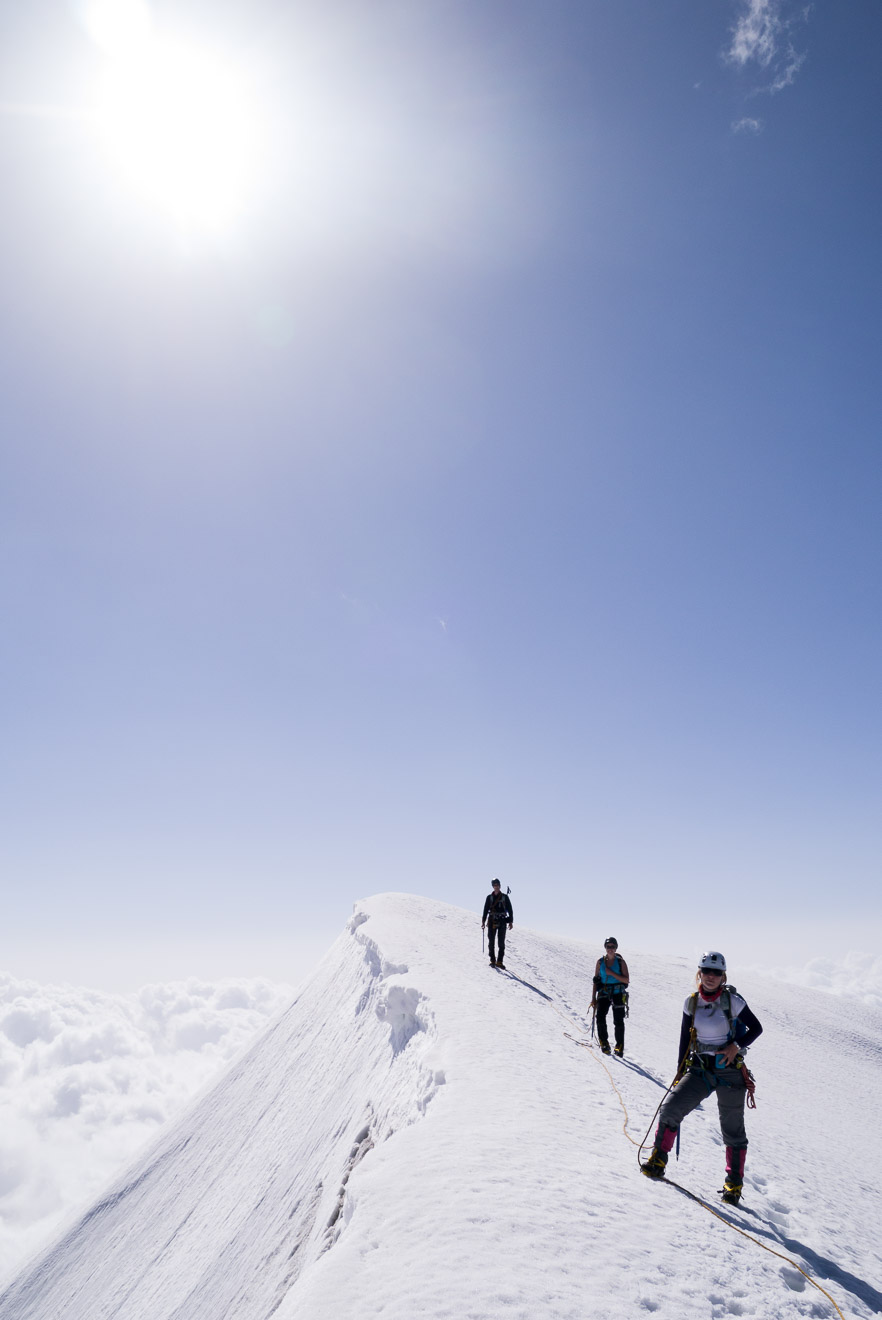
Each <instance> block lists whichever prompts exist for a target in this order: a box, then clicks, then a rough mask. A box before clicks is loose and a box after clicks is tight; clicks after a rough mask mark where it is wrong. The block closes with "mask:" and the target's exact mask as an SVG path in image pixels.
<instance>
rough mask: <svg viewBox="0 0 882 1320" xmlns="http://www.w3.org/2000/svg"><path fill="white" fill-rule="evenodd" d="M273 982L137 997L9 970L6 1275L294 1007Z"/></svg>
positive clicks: (2, 1034)
mask: <svg viewBox="0 0 882 1320" xmlns="http://www.w3.org/2000/svg"><path fill="white" fill-rule="evenodd" d="M292 994H293V989H292V987H291V986H289V985H285V984H278V983H274V982H271V981H265V980H225V981H218V982H214V983H207V982H203V981H198V980H195V979H191V980H189V981H178V982H173V983H171V984H168V985H149V986H145V987H144V989H142V990H140V991H139V992H138V993H137V994H135V995H112V994H105V993H102V992H100V991H95V990H88V989H83V988H81V987H74V986H58V985H38V984H36V983H34V982H30V981H18V980H16V979H15V978H13V977H11V976H6V975H3V974H0V1277H2V1276H5V1275H7V1274H8V1273H9V1272H10V1271H13V1270H15V1269H16V1268H17V1267H18V1266H19V1265H20V1264H21V1263H22V1260H23V1258H24V1257H25V1256H26V1255H27V1254H28V1253H29V1252H31V1251H33V1250H34V1249H36V1248H37V1247H38V1246H39V1245H40V1244H41V1242H42V1239H43V1238H44V1237H45V1236H46V1235H47V1234H48V1233H49V1232H50V1231H51V1230H52V1229H54V1228H55V1227H56V1226H57V1224H58V1223H59V1221H60V1220H62V1219H63V1218H65V1216H66V1215H68V1214H69V1213H70V1212H71V1211H72V1210H73V1209H74V1208H75V1207H76V1206H77V1205H78V1204H80V1203H82V1202H84V1201H88V1200H89V1199H91V1198H92V1197H93V1196H94V1195H95V1193H96V1192H98V1191H99V1190H100V1189H101V1187H102V1186H104V1184H105V1183H106V1182H107V1181H108V1179H109V1178H110V1177H111V1176H112V1175H113V1174H114V1173H116V1172H118V1170H119V1168H120V1166H121V1165H124V1164H125V1163H126V1162H127V1161H128V1160H129V1159H131V1158H132V1156H133V1155H134V1154H135V1153H136V1151H137V1150H138V1148H139V1147H140V1146H141V1145H142V1144H143V1143H144V1142H145V1141H146V1140H147V1139H149V1138H150V1137H151V1136H152V1135H153V1134H154V1133H155V1131H156V1129H157V1128H158V1127H159V1126H160V1125H161V1124H163V1123H165V1122H166V1121H167V1120H168V1119H169V1118H170V1117H171V1116H172V1115H173V1114H174V1113H175V1112H176V1111H178V1110H179V1109H180V1108H181V1107H182V1106H183V1105H184V1104H185V1103H186V1102H187V1100H189V1099H190V1097H191V1096H192V1095H193V1094H194V1093H195V1092H196V1091H197V1090H198V1089H199V1088H200V1087H201V1086H202V1085H204V1084H205V1083H206V1082H207V1081H209V1080H210V1078H211V1077H212V1075H213V1074H214V1073H216V1072H217V1071H219V1070H220V1068H222V1067H223V1065H224V1064H226V1063H227V1062H228V1061H229V1060H230V1059H232V1058H233V1057H234V1056H235V1055H237V1054H238V1053H239V1052H240V1051H241V1050H242V1049H243V1048H244V1047H245V1046H247V1045H248V1044H249V1043H250V1042H251V1041H252V1040H253V1039H254V1038H255V1037H256V1036H257V1035H258V1034H259V1033H260V1032H261V1030H263V1028H265V1026H266V1024H267V1022H268V1021H269V1019H270V1018H272V1017H274V1016H275V1015H276V1014H277V1013H278V1012H280V1011H281V1010H282V1009H283V1008H285V1007H286V1005H287V1004H288V1002H289V1001H290V999H291V996H292Z"/></svg>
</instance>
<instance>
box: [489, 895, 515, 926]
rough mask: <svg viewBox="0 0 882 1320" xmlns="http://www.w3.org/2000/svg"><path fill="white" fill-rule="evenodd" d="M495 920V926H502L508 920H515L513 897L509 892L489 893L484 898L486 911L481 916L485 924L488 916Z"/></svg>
mask: <svg viewBox="0 0 882 1320" xmlns="http://www.w3.org/2000/svg"><path fill="white" fill-rule="evenodd" d="M488 917H489V918H490V920H491V921H492V922H493V924H494V926H501V925H502V924H503V923H504V922H506V921H514V913H513V912H512V909H511V899H510V898H509V896H508V894H499V895H498V896H497V895H496V894H488V895H487V897H486V898H485V899H484V913H483V915H482V917H481V925H482V926H483V925H484V923H485V922H486V920H487V918H488Z"/></svg>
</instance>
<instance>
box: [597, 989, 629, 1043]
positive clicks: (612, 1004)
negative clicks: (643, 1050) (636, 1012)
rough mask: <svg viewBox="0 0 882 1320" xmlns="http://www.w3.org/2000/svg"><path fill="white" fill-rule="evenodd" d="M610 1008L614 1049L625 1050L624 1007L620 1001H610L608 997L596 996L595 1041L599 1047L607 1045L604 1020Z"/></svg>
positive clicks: (607, 1036)
mask: <svg viewBox="0 0 882 1320" xmlns="http://www.w3.org/2000/svg"><path fill="white" fill-rule="evenodd" d="M610 1008H611V1009H612V1015H613V1030H614V1032H615V1037H616V1049H617V1050H623V1049H624V1048H625V1005H624V1004H623V1003H622V1002H621V1000H620V999H611V998H610V997H609V995H598V996H597V1039H598V1040H599V1041H600V1043H601V1045H607V1046H608V1045H609V1031H608V1030H607V1025H606V1019H607V1014H608V1013H609V1010H610Z"/></svg>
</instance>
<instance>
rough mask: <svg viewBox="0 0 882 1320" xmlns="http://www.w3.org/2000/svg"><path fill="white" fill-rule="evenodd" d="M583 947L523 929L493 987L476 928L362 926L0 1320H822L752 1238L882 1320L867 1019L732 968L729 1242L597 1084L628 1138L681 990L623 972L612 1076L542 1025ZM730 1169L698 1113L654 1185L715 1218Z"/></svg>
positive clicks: (659, 1063)
mask: <svg viewBox="0 0 882 1320" xmlns="http://www.w3.org/2000/svg"><path fill="white" fill-rule="evenodd" d="M621 933H622V932H621V931H620V934H621ZM599 935H602V932H601V933H599ZM708 942H709V944H714V945H716V944H719V943H720V941H719V940H714V939H709V941H708ZM599 947H600V938H598V940H597V944H596V946H595V945H590V946H589V945H586V944H583V943H580V942H577V941H574V940H562V939H552V938H548V937H544V936H542V935H539V934H536V933H535V932H530V931H527V930H523V929H521V928H519V927H518V926H516V927H515V929H514V931H513V932H512V934H511V935H510V937H509V947H508V950H507V954H506V965H507V968H508V969H509V970H508V971H507V972H500V971H498V970H495V969H492V968H490V967H488V965H487V959H486V955H484V956H480V952H479V951H480V948H481V945H480V921H479V918H478V916H477V914H476V913H469V912H463V911H461V910H459V909H456V908H452V907H449V906H447V905H445V904H442V903H436V902H433V901H431V900H428V899H418V898H413V897H411V896H408V895H400V894H396V895H381V896H379V897H376V898H372V899H370V900H367V901H366V902H363V903H359V904H358V905H357V908H356V912H355V914H354V916H353V918H352V920H351V921H350V922H349V924H348V926H347V928H346V929H345V930H344V932H343V934H342V935H341V936H340V939H339V940H338V941H337V942H336V943H335V945H334V946H333V947H332V949H331V950H330V951H329V953H328V955H327V956H326V958H325V960H324V962H323V963H322V965H321V966H320V967H319V969H318V970H317V972H316V973H315V975H314V976H313V977H312V978H311V980H310V981H309V982H308V983H307V984H306V985H305V986H304V988H303V990H302V992H301V993H300V995H299V996H298V998H297V999H296V1000H295V1002H294V1003H293V1004H292V1005H291V1006H290V1008H289V1009H287V1010H286V1012H285V1013H284V1014H282V1016H281V1017H280V1018H279V1019H278V1020H277V1021H276V1022H275V1023H274V1024H273V1026H272V1027H271V1028H270V1029H269V1030H268V1031H267V1033H266V1035H265V1036H264V1037H263V1038H262V1039H261V1040H260V1041H259V1042H258V1044H257V1045H256V1046H254V1048H253V1049H252V1050H250V1051H249V1053H248V1054H246V1055H245V1056H244V1057H243V1058H242V1059H240V1060H239V1061H238V1063H236V1064H235V1065H234V1066H233V1067H232V1068H231V1069H230V1071H229V1072H228V1073H227V1075H226V1076H225V1077H224V1078H222V1079H221V1081H220V1082H219V1083H217V1084H216V1085H215V1086H214V1087H213V1088H212V1089H211V1090H209V1091H207V1092H206V1093H205V1094H204V1095H203V1096H202V1097H200V1098H199V1100H198V1101H197V1102H196V1103H195V1105H194V1106H193V1108H192V1109H191V1111H190V1112H189V1113H188V1114H187V1115H185V1116H184V1118H182V1119H181V1120H179V1121H178V1122H177V1123H176V1124H175V1125H174V1126H173V1127H171V1128H169V1130H168V1131H167V1132H166V1133H165V1134H164V1136H163V1138H162V1139H161V1140H160V1141H159V1142H157V1143H155V1145H154V1146H153V1147H152V1149H151V1150H150V1151H149V1152H147V1154H146V1155H145V1156H144V1158H143V1159H142V1160H141V1161H140V1162H139V1163H137V1164H136V1165H135V1167H134V1168H133V1169H132V1170H130V1171H129V1173H128V1174H127V1176H126V1177H124V1178H122V1179H120V1180H119V1181H118V1182H117V1183H116V1184H114V1185H113V1186H112V1187H111V1188H110V1189H109V1190H108V1192H107V1194H106V1195H105V1196H104V1197H102V1198H101V1200H100V1201H99V1202H98V1203H97V1205H96V1206H95V1207H94V1208H93V1210H92V1211H90V1212H87V1213H86V1214H83V1215H81V1216H80V1218H79V1220H78V1221H77V1222H75V1223H74V1224H72V1225H71V1227H70V1228H69V1230H68V1231H67V1232H66V1233H64V1234H62V1236H61V1238H60V1239H59V1240H58V1241H57V1242H56V1243H55V1244H54V1245H53V1246H52V1247H51V1248H50V1249H49V1250H48V1251H47V1252H46V1253H45V1254H44V1255H43V1256H42V1257H41V1258H40V1259H38V1260H37V1261H36V1262H35V1263H33V1264H32V1265H31V1266H30V1267H29V1268H28V1269H26V1270H25V1271H24V1272H23V1273H22V1274H21V1275H20V1276H19V1278H18V1279H17V1280H15V1281H14V1283H13V1284H12V1285H11V1286H10V1287H9V1288H8V1289H7V1290H6V1292H5V1293H3V1294H2V1295H0V1320H268V1317H270V1316H274V1318H275V1320H416V1318H418V1317H426V1318H427V1320H498V1318H499V1317H505V1320H587V1317H589V1316H594V1315H603V1316H604V1317H607V1318H608V1320H634V1317H635V1316H639V1315H642V1314H643V1313H644V1312H650V1313H659V1314H660V1315H662V1316H667V1317H671V1320H680V1318H681V1317H682V1318H683V1320H685V1318H686V1317H690V1320H691V1317H693V1316H695V1315H704V1316H707V1317H709V1320H728V1317H730V1316H733V1315H740V1316H755V1317H760V1316H761V1317H763V1320H797V1318H800V1320H802V1318H803V1317H808V1316H816V1317H822V1316H824V1315H829V1314H831V1313H832V1312H831V1308H830V1304H829V1303H828V1302H827V1301H826V1299H824V1298H823V1297H821V1295H820V1294H818V1293H816V1292H815V1290H814V1289H811V1288H808V1286H807V1282H806V1279H805V1278H804V1277H803V1275H802V1274H800V1272H799V1269H794V1268H793V1267H792V1266H791V1265H790V1264H789V1263H788V1262H787V1261H786V1260H782V1259H781V1258H780V1257H776V1256H775V1255H774V1254H771V1252H770V1251H764V1250H761V1249H760V1245H761V1244H763V1243H765V1244H767V1245H768V1246H769V1247H770V1248H771V1249H772V1251H776V1250H777V1251H781V1252H783V1253H786V1256H787V1257H790V1258H791V1259H792V1260H793V1261H794V1262H796V1264H797V1265H798V1266H799V1267H800V1268H803V1269H805V1270H806V1271H807V1273H809V1274H810V1275H811V1276H812V1277H813V1278H814V1279H815V1280H817V1282H818V1283H819V1284H821V1285H822V1286H823V1287H824V1288H825V1289H828V1290H829V1292H830V1295H831V1297H834V1298H835V1303H836V1305H838V1306H840V1307H841V1308H842V1313H843V1314H847V1315H848V1316H849V1320H865V1318H868V1317H870V1316H871V1315H874V1314H878V1313H880V1312H882V1291H880V1290H879V1288H878V1286H877V1284H876V1283H874V1282H873V1281H872V1280H873V1279H874V1278H875V1279H878V1278H879V1276H880V1272H882V1269H880V1267H882V1260H880V1253H879V1247H878V1241H877V1233H876V1226H877V1224H878V1222H879V1211H880V1208H882V1207H880V1194H879V1188H880V1185H882V1178H880V1173H882V1169H880V1157H879V1149H878V1143H877V1142H876V1141H875V1134H876V1133H877V1132H878V1130H879V1126H880V1121H882V1086H880V1080H882V1077H880V1058H882V1017H880V1015H879V1013H878V1012H877V1011H876V1010H875V1009H873V1008H871V1007H868V1006H867V1005H866V1004H863V1003H860V1002H859V1001H854V1000H851V1001H848V1002H846V1001H844V1000H837V1001H833V1000H831V999H830V998H829V997H828V996H825V995H823V994H821V993H819V992H817V991H814V990H812V989H808V988H802V987H795V986H790V985H787V984H784V983H781V982H779V981H774V980H773V979H772V978H770V977H765V978H763V977H762V976H761V975H760V974H758V973H757V974H755V973H750V972H749V970H745V971H744V974H743V975H742V971H741V970H739V969H737V968H733V979H735V980H736V981H737V983H738V986H739V991H740V992H741V993H743V994H745V996H746V997H747V999H748V1001H749V1002H750V1004H751V1007H752V1008H753V1009H754V1011H755V1012H757V1014H758V1016H759V1017H760V1019H761V1020H762V1022H763V1024H764V1026H765V1033H764V1035H763V1036H762V1037H761V1039H760V1040H759V1042H758V1043H757V1045H756V1046H755V1047H754V1049H753V1050H752V1051H751V1058H750V1064H751V1067H752V1069H753V1070H754V1072H755V1073H756V1076H757V1084H758V1090H757V1099H758V1108H757V1110H756V1111H755V1112H751V1114H750V1116H749V1118H748V1132H749V1137H750V1143H751V1144H750V1149H749V1151H748V1159H747V1169H746V1176H745V1189H746V1205H745V1207H744V1208H740V1209H738V1210H730V1209H729V1208H728V1207H723V1208H722V1209H723V1210H724V1212H725V1213H724V1214H723V1215H722V1216H721V1218H723V1219H726V1220H727V1222H723V1223H721V1222H719V1220H717V1219H715V1218H714V1217H713V1216H711V1215H709V1214H708V1213H707V1210H706V1208H704V1207H703V1206H702V1205H701V1204H699V1203H696V1202H695V1201H692V1200H690V1199H689V1198H688V1197H684V1196H682V1195H681V1194H680V1193H679V1192H677V1191H676V1190H675V1189H674V1188H671V1187H665V1186H657V1185H654V1184H651V1183H648V1182H647V1180H646V1179H645V1178H642V1177H641V1176H640V1173H639V1170H638V1168H637V1160H636V1151H635V1147H634V1145H633V1144H632V1143H631V1141H629V1140H626V1138H625V1136H624V1135H623V1131H622V1112H621V1108H620V1104H619V1099H618V1098H617V1097H616V1095H614V1094H613V1093H612V1091H611V1088H610V1085H609V1080H610V1076H612V1077H614V1079H615V1088H616V1091H617V1092H619V1093H620V1095H621V1097H622V1105H623V1106H626V1109H627V1114H628V1116H629V1119H630V1123H629V1131H630V1133H631V1134H637V1135H639V1136H642V1134H643V1132H644V1131H645V1130H646V1128H647V1127H648V1126H649V1125H650V1121H651V1118H652V1115H653V1113H654V1111H655V1109H656V1107H657V1105H658V1102H659V1100H660V1099H661V1097H662V1095H663V1093H664V1090H665V1088H666V1086H667V1083H668V1081H669V1080H670V1078H671V1076H672V1074H673V1071H674V1069H675V1067H676V1058H675V1051H676V1045H677V1040H678V1036H679V1024H680V1016H681V1011H682V1004H683V1000H684V998H685V996H686V994H687V993H688V992H689V989H690V988H691V983H692V975H693V969H692V968H691V967H689V966H687V965H686V964H684V963H683V962H682V961H680V960H674V959H671V958H664V957H659V956H653V955H648V954H641V953H639V951H632V950H630V949H628V950H625V952H626V955H627V957H628V963H629V966H630V969H631V973H632V987H631V1016H630V1017H629V1019H628V1024H627V1034H626V1057H625V1059H624V1060H609V1061H606V1060H603V1061H601V1060H600V1059H599V1056H597V1057H596V1058H592V1053H593V1052H592V1050H590V1049H585V1048H576V1046H575V1045H574V1044H573V1040H572V1039H567V1034H570V1035H571V1036H573V1035H575V1034H576V1033H573V1032H571V1031H570V1026H571V1023H569V1022H567V1021H564V1020H562V1016H561V1014H563V1015H564V1017H567V1018H569V1019H572V1021H573V1022H574V1023H575V1024H576V1027H577V1028H578V1029H579V1030H581V1031H582V1032H586V1031H588V1029H589V1028H588V1021H587V1014H586V1012H585V1010H584V1009H582V1010H581V1011H580V1007H579V1006H580V1005H587V1002H588V999H589V997H590V978H591V972H592V970H593V963H594V958H595V957H596V956H597V950H598V949H599ZM598 1062H602V1063H603V1066H602V1067H597V1066H595V1065H596V1063H598ZM607 1063H608V1067H607ZM849 1097H851V1098H853V1099H854V1100H856V1101H857V1103H849V1102H848V1100H849ZM722 1174H723V1149H722V1141H721V1138H720V1132H719V1124H718V1121H717V1115H716V1109H715V1106H714V1104H713V1101H712V1100H711V1101H710V1102H709V1103H706V1104H705V1105H703V1106H702V1107H701V1108H700V1109H699V1110H697V1111H696V1112H695V1113H694V1114H693V1115H691V1116H690V1118H689V1119H688V1120H687V1122H686V1123H685V1124H684V1127H683V1140H682V1150H681V1159H680V1163H679V1165H676V1166H674V1167H673V1168H672V1176H673V1177H674V1178H676V1180H677V1181H678V1182H681V1183H682V1185H683V1187H684V1188H685V1189H687V1190H688V1191H689V1192H690V1193H694V1194H695V1195H697V1196H700V1197H701V1198H704V1200H707V1201H709V1203H711V1204H713V1203H714V1193H715V1191H716V1190H717V1189H718V1188H719V1187H720V1186H721V1179H722ZM729 1221H731V1225H732V1226H735V1227H737V1226H739V1225H740V1226H741V1227H742V1228H744V1229H746V1230H747V1231H748V1232H749V1233H750V1234H752V1235H753V1238H754V1240H751V1239H750V1238H748V1237H744V1236H742V1235H741V1234H739V1233H735V1232H733V1231H732V1228H731V1227H730V1226H729ZM757 1243H759V1244H760V1245H757Z"/></svg>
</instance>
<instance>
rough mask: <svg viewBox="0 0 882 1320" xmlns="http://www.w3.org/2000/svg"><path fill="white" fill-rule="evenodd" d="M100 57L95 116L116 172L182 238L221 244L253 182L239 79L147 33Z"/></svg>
mask: <svg viewBox="0 0 882 1320" xmlns="http://www.w3.org/2000/svg"><path fill="white" fill-rule="evenodd" d="M105 49H106V54H107V67H106V71H105V76H104V80H103V84H102V87H101V91H100V95H99V99H98V106H97V113H98V122H99V125H100V128H101V132H102V135H103V137H104V139H105V143H106V145H107V148H108V150H109V152H110V154H111V157H112V158H113V160H114V161H115V163H116V165H117V167H118V168H119V169H120V170H121V172H122V173H123V174H124V176H125V177H126V178H127V179H128V181H129V183H130V184H131V185H132V186H133V187H134V188H135V189H136V190H137V191H138V192H139V193H140V194H141V195H142V196H143V197H144V198H145V200H147V201H148V202H149V203H150V204H151V205H153V206H155V207H157V208H160V209H161V210H162V211H164V212H165V213H166V214H167V215H169V216H170V217H171V218H172V219H173V221H174V222H175V224H176V225H177V226H178V227H179V228H180V229H181V230H183V231H185V232H187V233H193V232H194V231H202V232H209V233H216V234H222V233H223V232H225V231H226V230H228V229H229V228H230V226H231V224H232V223H233V222H234V221H235V220H236V218H237V216H238V215H239V214H240V213H241V211H242V210H243V209H244V207H245V205H246V204H247V201H248V196H249V192H250V188H251V185H252V183H253V181H254V175H255V159H256V154H257V140H256V139H257V136H258V135H257V131H256V114H255V109H254V98H253V96H252V95H251V94H250V88H249V86H248V83H247V80H246V78H245V77H244V75H243V73H242V72H241V71H240V70H238V69H236V68H235V67H234V66H233V65H231V64H226V63H224V62H222V61H221V60H219V59H218V58H216V57H215V56H214V55H213V54H209V53H206V52H204V51H200V50H198V49H194V48H193V47H191V46H185V45H183V44H176V43H173V42H170V41H161V40H159V39H157V38H156V37H154V36H153V35H152V33H149V32H143V31H142V32H140V33H139V34H138V39H137V40H131V39H129V40H126V41H124V42H120V43H118V44H114V45H113V46H110V47H106V48H105Z"/></svg>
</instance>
